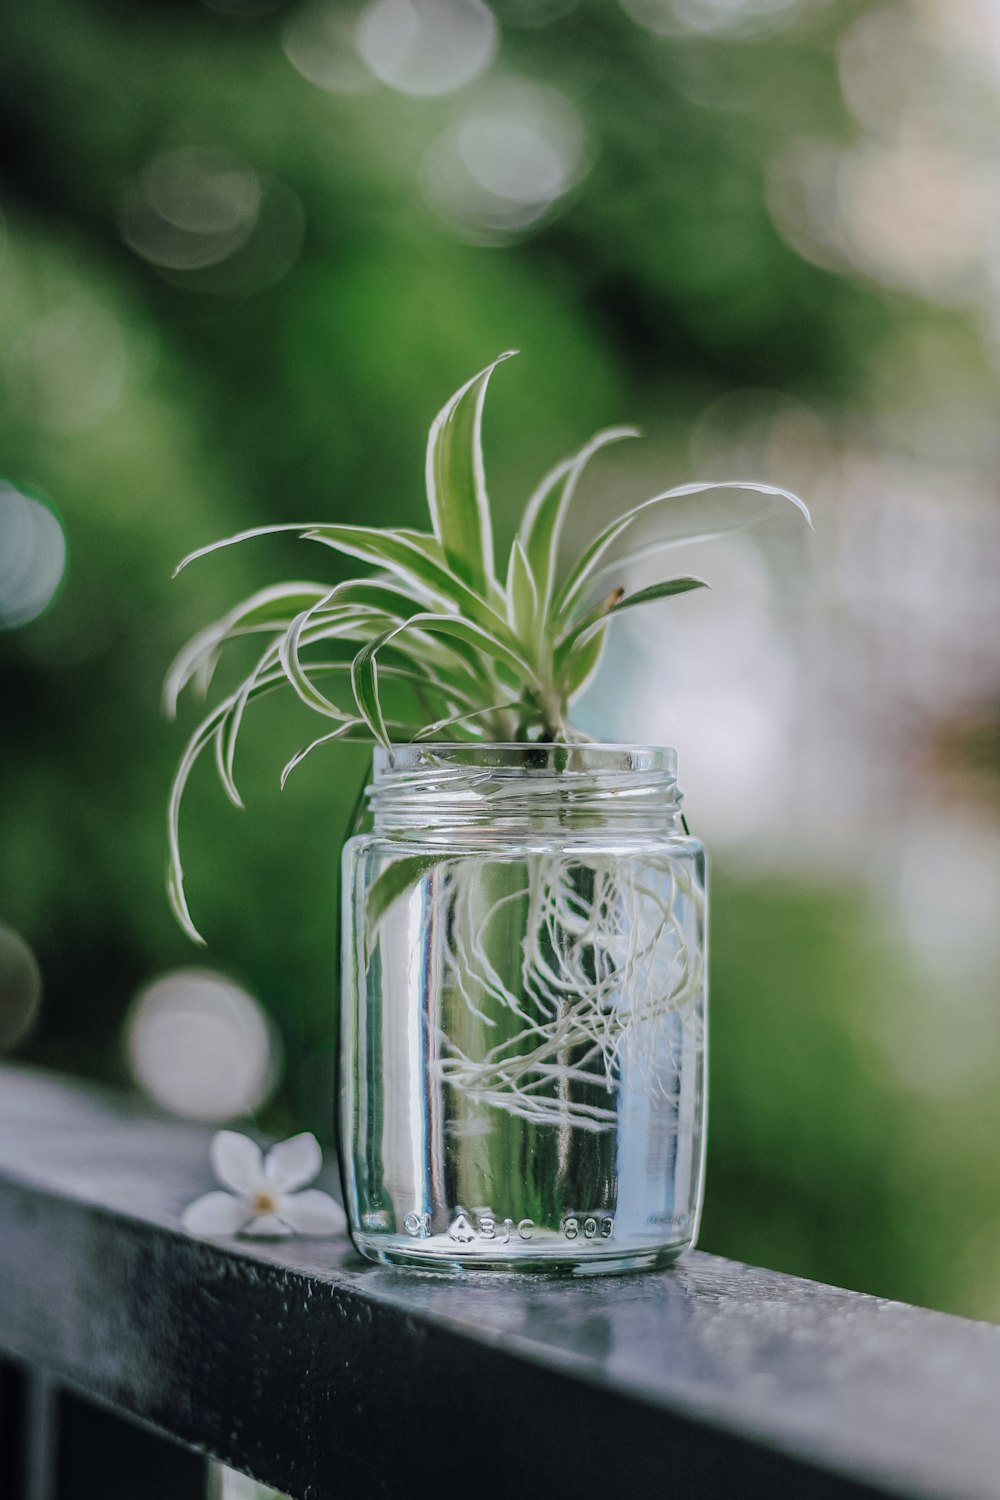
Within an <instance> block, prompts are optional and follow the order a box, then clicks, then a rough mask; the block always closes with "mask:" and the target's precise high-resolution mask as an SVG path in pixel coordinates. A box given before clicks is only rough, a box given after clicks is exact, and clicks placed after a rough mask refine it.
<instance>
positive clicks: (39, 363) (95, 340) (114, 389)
mask: <svg viewBox="0 0 1000 1500" xmlns="http://www.w3.org/2000/svg"><path fill="white" fill-rule="evenodd" d="M3 372H4V376H5V379H6V386H7V395H8V401H9V405H10V410H11V412H12V413H13V414H14V415H15V416H16V417H17V418H18V419H19V420H20V421H22V422H26V423H29V424H30V425H31V426H33V427H38V428H41V429H42V430H43V431H46V432H56V433H75V432H81V431H82V430H83V429H84V428H87V427H90V426H92V425H93V424H94V423H95V422H97V421H99V420H100V419H101V417H104V416H106V415H107V414H108V413H109V412H111V411H114V410H115V408H116V407H117V406H118V405H119V404H120V403H121V400H122V397H123V395H124V393H125V388H126V384H127V381H128V378H129V375H130V373H131V370H130V360H129V354H128V350H127V348H126V344H125V338H124V335H123V333H122V329H121V326H120V325H119V323H118V322H117V320H116V319H115V318H114V316H113V315H112V314H111V313H110V312H108V311H107V309H106V308H104V307H102V306H101V305H100V303H99V302H97V300H96V299H94V298H88V297H74V298H71V299H69V300H67V301H64V302H60V303H59V304H58V305H57V306H56V307H54V308H52V309H51V311H49V312H46V313H44V314H42V316H40V317H38V318H35V319H33V320H32V321H31V322H30V323H29V324H28V326H27V327H26V328H25V329H24V330H23V332H22V333H21V334H20V335H19V336H18V337H17V338H15V339H13V340H12V342H11V344H10V346H9V349H8V350H7V352H6V355H5V357H4V358H3Z"/></svg>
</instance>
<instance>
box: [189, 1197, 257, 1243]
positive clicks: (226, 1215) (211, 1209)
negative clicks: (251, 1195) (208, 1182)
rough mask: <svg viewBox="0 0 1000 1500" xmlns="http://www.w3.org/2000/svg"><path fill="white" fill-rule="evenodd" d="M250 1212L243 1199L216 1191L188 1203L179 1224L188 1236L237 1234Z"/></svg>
mask: <svg viewBox="0 0 1000 1500" xmlns="http://www.w3.org/2000/svg"><path fill="white" fill-rule="evenodd" d="M252 1212H253V1210H252V1209H251V1207H250V1205H249V1203H248V1202H247V1201H246V1199H245V1198H234V1197H233V1195H232V1193H223V1192H220V1191H216V1192H214V1193H206V1194H205V1196H204V1197H203V1198H196V1199H195V1200H194V1202H193V1203H189V1204H188V1206H187V1208H186V1209H185V1210H184V1212H183V1214H182V1215H181V1223H182V1224H183V1225H184V1228H185V1229H186V1230H187V1232H188V1234H238V1233H239V1231H240V1230H241V1229H242V1228H243V1226H244V1224H245V1223H246V1222H247V1220H248V1219H249V1217H250V1215H251V1213H252Z"/></svg>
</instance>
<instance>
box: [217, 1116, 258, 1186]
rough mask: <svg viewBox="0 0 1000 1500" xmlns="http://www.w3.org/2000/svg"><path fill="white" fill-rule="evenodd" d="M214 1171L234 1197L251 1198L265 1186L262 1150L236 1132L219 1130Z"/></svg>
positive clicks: (247, 1137)
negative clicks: (235, 1194)
mask: <svg viewBox="0 0 1000 1500" xmlns="http://www.w3.org/2000/svg"><path fill="white" fill-rule="evenodd" d="M212 1170H213V1171H214V1173H215V1175H216V1177H217V1178H218V1179H219V1181H220V1182H221V1183H223V1184H224V1185H225V1186H226V1187H227V1188H232V1190H233V1192H234V1193H245V1194H246V1195H247V1196H248V1197H250V1196H252V1195H253V1194H254V1193H255V1192H257V1191H258V1189H259V1188H261V1187H262V1186H263V1185H264V1167H263V1163H262V1161H261V1155H260V1147H259V1146H258V1145H256V1144H255V1143H254V1142H253V1141H252V1140H251V1139H250V1137H249V1136H246V1135H239V1134H238V1133H237V1132H236V1131H235V1130H218V1131H216V1133H215V1135H214V1136H213V1137H212Z"/></svg>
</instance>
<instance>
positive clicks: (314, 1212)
mask: <svg viewBox="0 0 1000 1500" xmlns="http://www.w3.org/2000/svg"><path fill="white" fill-rule="evenodd" d="M211 1155H212V1167H213V1169H214V1171H215V1175H216V1177H217V1178H218V1179H219V1181H220V1182H222V1183H224V1184H225V1186H226V1187H227V1188H229V1189H231V1191H230V1192H228V1193H224V1192H221V1191H220V1192H214V1193H206V1194H205V1196H204V1197H203V1198H196V1199H195V1201H194V1202H193V1203H189V1204H188V1206H187V1208H186V1209H185V1210H184V1213H183V1215H182V1223H183V1225H184V1228H185V1229H187V1230H188V1231H189V1232H190V1233H191V1234H253V1235H260V1236H264V1237H270V1236H273V1235H284V1234H342V1233H343V1231H344V1230H345V1229H346V1228H347V1219H346V1217H345V1214H344V1210H343V1209H342V1208H341V1206H340V1204H339V1203H338V1202H337V1201H336V1199H334V1198H331V1197H330V1194H329V1193H323V1192H320V1190H319V1188H307V1189H306V1191H305V1192H300V1191H299V1189H301V1188H303V1187H305V1184H306V1183H307V1182H312V1180H313V1178H314V1177H315V1176H316V1174H317V1172H318V1171H319V1169H320V1167H321V1166H322V1165H323V1153H322V1151H321V1150H320V1146H319V1142H318V1141H317V1139H316V1137H315V1136H314V1135H309V1134H308V1133H306V1134H304V1135H293V1136H292V1138H291V1140H288V1141H280V1142H279V1144H278V1145H277V1146H272V1147H271V1149H270V1151H269V1152H268V1153H267V1155H266V1156H262V1154H261V1150H260V1147H259V1146H256V1145H255V1144H254V1142H253V1141H251V1140H250V1139H249V1138H248V1137H247V1136H245V1135H238V1134H237V1133H236V1131H235V1130H220V1131H218V1132H217V1133H216V1134H215V1135H214V1136H213V1137H212V1149H211Z"/></svg>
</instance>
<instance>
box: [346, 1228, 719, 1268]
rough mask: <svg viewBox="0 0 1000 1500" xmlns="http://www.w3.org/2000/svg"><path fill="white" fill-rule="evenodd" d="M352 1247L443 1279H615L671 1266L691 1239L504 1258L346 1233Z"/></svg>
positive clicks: (522, 1249)
mask: <svg viewBox="0 0 1000 1500" xmlns="http://www.w3.org/2000/svg"><path fill="white" fill-rule="evenodd" d="M352 1239H353V1241H354V1245H355V1248H356V1249H357V1250H358V1252H359V1254H361V1255H363V1256H364V1257H365V1259H366V1260H372V1261H376V1262H377V1263H378V1264H379V1265H383V1266H400V1267H404V1268H406V1267H408V1268H410V1269H412V1270H419V1271H438V1272H442V1273H445V1274H448V1275H465V1274H466V1273H471V1274H472V1275H475V1274H477V1273H484V1272H485V1273H490V1274H492V1275H496V1274H498V1273H500V1274H503V1273H506V1272H515V1273H518V1274H529V1275H538V1274H542V1275H548V1276H617V1275H619V1274H620V1273H621V1272H623V1271H655V1270H662V1269H663V1268H664V1267H665V1266H669V1265H672V1264H673V1262H674V1261H676V1260H677V1258H678V1256H680V1255H683V1253H684V1251H685V1250H690V1249H691V1248H692V1246H693V1244H694V1240H693V1239H691V1238H688V1239H684V1240H680V1241H677V1242H675V1243H673V1244H668V1245H663V1244H660V1245H644V1246H634V1247H632V1248H628V1249H627V1248H625V1247H624V1246H616V1247H615V1248H614V1249H612V1248H611V1247H610V1246H602V1247H601V1248H600V1249H597V1248H596V1247H595V1248H594V1249H592V1250H591V1249H584V1248H583V1247H582V1246H581V1248H580V1250H579V1252H577V1253H573V1252H571V1251H568V1249H567V1245H566V1241H565V1240H564V1239H562V1238H561V1237H560V1238H559V1239H557V1240H554V1242H553V1243H552V1244H551V1245H546V1244H538V1245H536V1246H533V1247H532V1248H531V1249H530V1250H529V1249H528V1247H527V1246H526V1245H522V1246H519V1247H518V1248H517V1249H516V1250H514V1251H513V1252H512V1253H511V1254H508V1255H504V1254H501V1253H498V1252H497V1251H496V1250H492V1249H486V1248H485V1247H483V1248H482V1249H478V1250H468V1249H464V1250H459V1249H457V1248H456V1246H455V1245H454V1244H453V1243H452V1242H451V1241H448V1240H442V1241H441V1243H440V1244H434V1243H433V1241H431V1240H423V1241H420V1242H414V1241H413V1240H412V1239H410V1238H408V1237H404V1236H402V1235H399V1236H397V1235H387V1234H377V1235H366V1234H354V1235H352Z"/></svg>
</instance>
